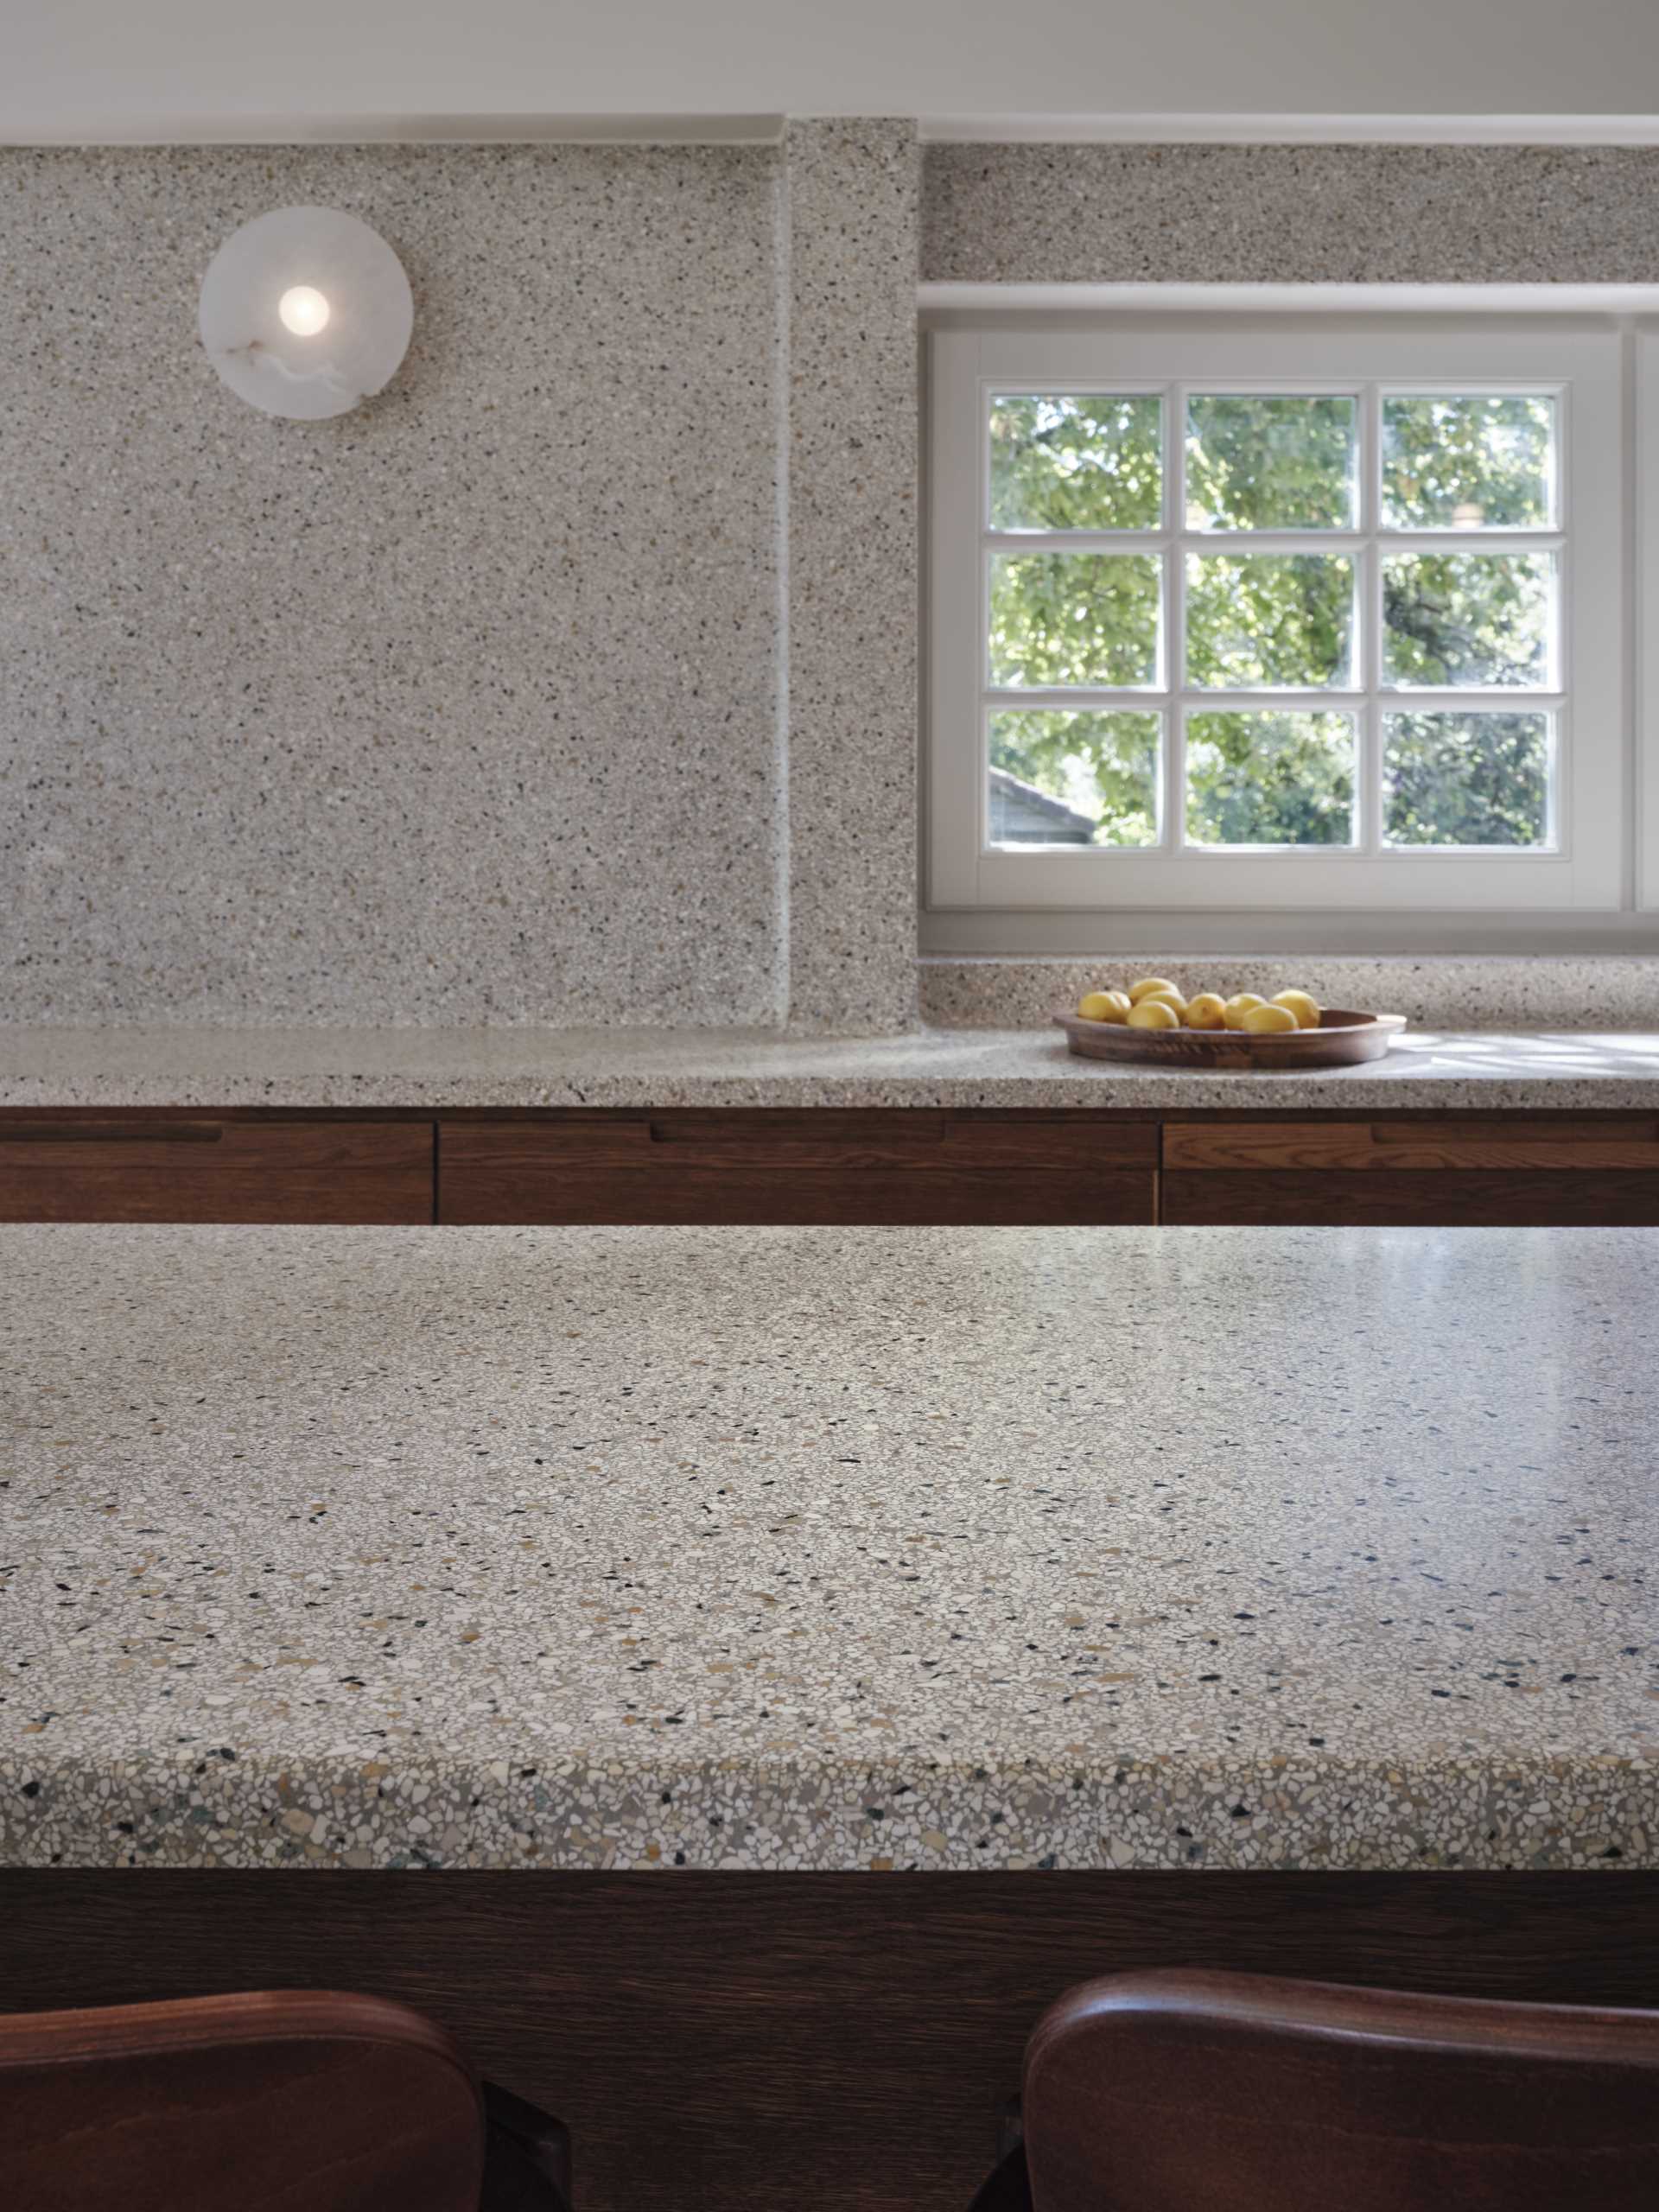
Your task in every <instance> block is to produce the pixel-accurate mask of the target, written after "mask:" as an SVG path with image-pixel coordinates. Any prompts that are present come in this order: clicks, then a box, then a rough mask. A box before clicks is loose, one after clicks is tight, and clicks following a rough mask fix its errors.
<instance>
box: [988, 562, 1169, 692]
mask: <svg viewBox="0 0 1659 2212" xmlns="http://www.w3.org/2000/svg"><path fill="white" fill-rule="evenodd" d="M1162 571H1163V563H1161V562H1160V560H1159V558H1158V556H1157V555H1156V554H1154V553H1004V554H999V555H998V556H996V557H995V559H994V560H993V561H992V563H991V630H990V645H991V681H992V683H999V684H1001V683H1007V684H1027V683H1103V684H1114V685H1115V684H1129V685H1135V684H1151V683H1156V682H1157V681H1158V636H1159V601H1160V595H1161V588H1162V582H1163V575H1162Z"/></svg>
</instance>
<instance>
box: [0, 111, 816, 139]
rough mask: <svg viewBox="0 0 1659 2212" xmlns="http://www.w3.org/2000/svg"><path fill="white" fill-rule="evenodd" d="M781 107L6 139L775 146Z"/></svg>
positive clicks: (151, 124)
mask: <svg viewBox="0 0 1659 2212" xmlns="http://www.w3.org/2000/svg"><path fill="white" fill-rule="evenodd" d="M783 135H784V118H783V117H782V116H781V115H412V116H411V115H358V116H326V117H315V118H295V117H293V116H257V115H248V116H211V115H190V116H144V117H143V118H138V119H137V120H135V119H133V118H130V117H129V118H118V117H114V116H108V115H105V116H99V115H85V116H72V117H70V118H68V119H67V120H59V121H54V123H53V124H51V126H50V127H49V128H48V129H41V128H39V127H38V126H35V125H30V124H22V123H16V124H8V123H7V121H6V119H5V118H4V115H3V111H0V146H340V145H346V146H373V145H423V146H499V145H533V144H543V143H545V144H552V145H582V146H637V145H657V146H753V145H760V146H772V145H776V144H777V143H778V142H779V140H780V139H781V138H782V137H783Z"/></svg>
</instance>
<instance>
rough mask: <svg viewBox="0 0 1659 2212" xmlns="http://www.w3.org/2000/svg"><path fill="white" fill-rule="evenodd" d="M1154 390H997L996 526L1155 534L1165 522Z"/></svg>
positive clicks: (1159, 407) (1160, 414)
mask: <svg viewBox="0 0 1659 2212" xmlns="http://www.w3.org/2000/svg"><path fill="white" fill-rule="evenodd" d="M1162 448H1163V407H1162V403H1161V402H1160V399H1159V397H1158V395H1157V393H1156V392H1089V393H1082V394H1077V395H1072V396H1070V397H1068V396H1065V395H1062V394H1049V393H1046V392H998V393H997V394H996V396H995V397H994V398H993V399H992V401H991V528H992V529H993V530H1156V529H1157V528H1158V526H1159V524H1160V522H1161V521H1162V519H1163V504H1164V475H1163V452H1162Z"/></svg>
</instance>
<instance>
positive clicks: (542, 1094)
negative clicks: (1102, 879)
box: [0, 1027, 1659, 1113]
mask: <svg viewBox="0 0 1659 2212" xmlns="http://www.w3.org/2000/svg"><path fill="white" fill-rule="evenodd" d="M64 1106H110V1107H137V1106H201V1107H220V1108H230V1107H245V1106H270V1107H289V1108H304V1107H334V1106H364V1107H387V1108H391V1107H396V1108H425V1109H430V1110H432V1111H434V1112H438V1111H442V1110H445V1109H454V1108H462V1107H499V1108H519V1107H558V1106H563V1107H570V1106H587V1107H607V1106H645V1107H669V1106H797V1107H799V1106H840V1107H856V1106H918V1107H974V1106H1001V1107H1011V1106H1033V1107H1057V1106H1058V1107H1072V1106H1102V1107H1129V1108H1140V1109H1150V1110H1153V1111H1158V1112H1165V1111H1168V1110H1169V1109H1185V1108H1194V1109H1211V1108H1216V1107H1223V1108H1227V1109H1236V1110H1243V1109H1254V1108H1264V1107H1265V1108H1273V1109H1286V1110H1292V1109H1297V1108H1300V1107H1329V1108H1331V1109H1344V1108H1348V1107H1351V1108H1352V1109H1354V1110H1355V1111H1357V1112H1360V1113H1365V1112H1374V1111H1376V1110H1378V1109H1383V1108H1386V1107H1409V1106H1417V1107H1422V1108H1425V1109H1430V1110H1441V1109H1452V1108H1458V1107H1465V1108H1475V1109H1482V1110H1486V1111H1493V1110H1498V1109H1583V1108H1626V1109H1637V1110H1642V1109H1646V1110H1652V1109H1656V1108H1659V1033H1653V1032H1639V1031H1637V1032H1627V1031H1609V1032H1606V1033H1592V1032H1588V1031H1569V1032H1562V1033H1558V1034H1550V1035H1543V1034H1534V1035H1503V1034H1499V1033H1495V1032H1485V1031H1477V1032H1469V1033H1464V1034H1462V1035H1457V1036H1452V1035H1440V1034H1437V1033H1433V1032H1431V1031H1423V1030H1408V1031H1407V1032H1406V1033H1404V1034H1403V1035H1402V1036H1401V1037H1399V1038H1397V1039H1395V1044H1394V1046H1393V1049H1392V1050H1391V1051H1390V1052H1389V1054H1388V1056H1387V1058H1384V1059H1382V1060H1376V1061H1372V1062H1370V1064H1369V1065H1366V1066H1363V1067H1357V1068H1319V1069H1314V1070H1309V1071H1306V1072H1305V1073H1295V1072H1292V1071H1262V1072H1260V1073H1255V1072H1246V1073H1223V1074H1199V1073H1196V1072H1194V1071H1189V1070H1183V1069H1177V1070H1173V1071H1160V1070H1152V1069H1147V1070H1141V1069H1135V1068H1127V1067H1119V1066H1114V1065H1109V1064H1108V1063H1106V1062H1103V1061H1099V1060H1084V1059H1078V1058H1076V1057H1075V1056H1074V1055H1072V1054H1071V1053H1070V1052H1067V1050H1066V1045H1065V1038H1064V1037H1063V1036H1062V1035H1061V1034H1060V1033H1059V1032H1058V1030H1054V1029H1007V1030H1001V1029H923V1030H918V1031H916V1032H915V1033H912V1035H909V1036H906V1037H881V1038H791V1037H785V1036H783V1035H780V1034H779V1033H776V1032H772V1031H764V1030H686V1031H681V1032H679V1033H664V1032H662V1031H655V1030H630V1029H607V1030H568V1029H567V1030H535V1029H192V1028H148V1027H115V1028H105V1029H72V1028H53V1027H45V1028H15V1027H14V1028H6V1027H0V1107H24V1108H34V1107H40V1108H48V1109H50V1108H58V1107H64Z"/></svg>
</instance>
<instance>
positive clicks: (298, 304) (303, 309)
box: [277, 284, 328, 338]
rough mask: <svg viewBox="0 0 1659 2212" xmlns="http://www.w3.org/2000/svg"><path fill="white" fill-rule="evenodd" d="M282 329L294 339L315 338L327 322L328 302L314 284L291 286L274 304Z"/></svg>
mask: <svg viewBox="0 0 1659 2212" xmlns="http://www.w3.org/2000/svg"><path fill="white" fill-rule="evenodd" d="M277 314H278V315H281V317H282V319H283V325H284V327H286V328H287V329H289V330H291V331H292V332H293V333H294V335H295V336H296V338H315V336H316V334H317V333H318V332H319V331H320V330H321V329H323V328H324V327H326V325H327V321H328V302H327V300H325V299H324V297H323V296H322V294H321V292H320V291H318V289H317V288H316V286H315V284H291V285H289V289H288V290H287V291H285V292H284V293H283V296H282V298H281V299H280V300H278V301H277Z"/></svg>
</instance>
